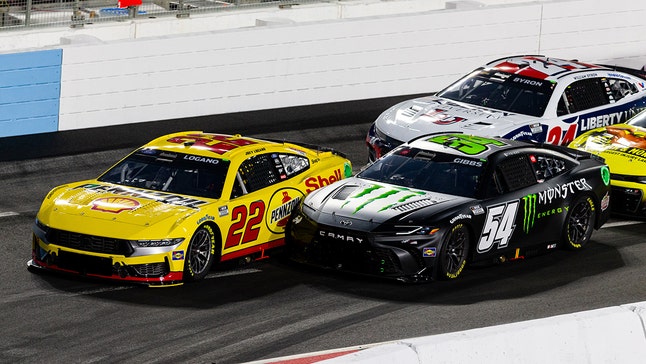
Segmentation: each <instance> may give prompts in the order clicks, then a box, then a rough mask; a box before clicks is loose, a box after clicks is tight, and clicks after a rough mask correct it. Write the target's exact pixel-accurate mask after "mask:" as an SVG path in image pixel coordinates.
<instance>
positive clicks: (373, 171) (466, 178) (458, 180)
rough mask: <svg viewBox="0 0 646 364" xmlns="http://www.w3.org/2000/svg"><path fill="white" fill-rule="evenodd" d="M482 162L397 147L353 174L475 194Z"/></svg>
mask: <svg viewBox="0 0 646 364" xmlns="http://www.w3.org/2000/svg"><path fill="white" fill-rule="evenodd" d="M484 163H485V162H483V161H481V160H479V159H469V158H459V157H456V156H454V155H451V154H443V153H435V152H429V151H425V150H421V149H417V148H411V147H408V146H405V147H400V148H398V149H396V150H395V151H393V152H392V153H390V154H387V155H386V156H384V157H383V158H381V159H379V160H377V161H376V162H375V163H373V164H372V165H370V166H369V167H367V168H366V169H365V170H364V171H363V172H361V173H359V174H358V175H357V177H359V178H364V179H368V180H371V181H378V182H384V183H390V184H395V185H398V186H404V187H410V188H416V189H420V190H426V191H433V192H440V193H447V194H451V195H457V196H464V197H475V194H476V190H477V188H478V182H479V180H480V175H481V174H482V171H483V170H484Z"/></svg>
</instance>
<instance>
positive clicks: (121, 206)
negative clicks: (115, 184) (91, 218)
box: [90, 197, 140, 214]
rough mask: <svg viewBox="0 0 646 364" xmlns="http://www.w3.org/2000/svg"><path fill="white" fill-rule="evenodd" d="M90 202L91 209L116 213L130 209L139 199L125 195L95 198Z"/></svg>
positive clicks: (136, 204)
mask: <svg viewBox="0 0 646 364" xmlns="http://www.w3.org/2000/svg"><path fill="white" fill-rule="evenodd" d="M90 204H92V210H97V211H102V212H110V213H113V214H118V213H120V212H123V211H131V210H134V209H136V208H137V207H139V205H140V203H139V201H137V200H134V199H132V198H127V197H104V198H97V199H96V200H94V201H92V202H90Z"/></svg>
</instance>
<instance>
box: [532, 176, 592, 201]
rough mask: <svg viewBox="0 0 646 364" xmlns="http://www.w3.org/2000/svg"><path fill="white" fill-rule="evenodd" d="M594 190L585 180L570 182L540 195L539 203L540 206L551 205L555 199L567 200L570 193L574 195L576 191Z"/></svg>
mask: <svg viewBox="0 0 646 364" xmlns="http://www.w3.org/2000/svg"><path fill="white" fill-rule="evenodd" d="M591 189H592V186H590V185H589V184H588V181H586V179H585V178H581V179H579V180H576V181H572V182H568V183H565V184H562V185H560V186H557V187H554V188H550V189H548V190H545V191H542V192H539V193H538V203H539V204H551V203H552V200H554V199H565V198H567V196H568V193H574V192H575V191H589V190H591Z"/></svg>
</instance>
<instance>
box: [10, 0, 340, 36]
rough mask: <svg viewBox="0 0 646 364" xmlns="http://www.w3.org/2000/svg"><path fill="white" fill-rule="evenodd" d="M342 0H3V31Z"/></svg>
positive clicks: (284, 6) (185, 15)
mask: <svg viewBox="0 0 646 364" xmlns="http://www.w3.org/2000/svg"><path fill="white" fill-rule="evenodd" d="M337 1H339V0H298V1H294V0H0V31H5V30H10V29H24V28H33V27H53V26H61V27H64V26H69V27H73V28H76V27H83V26H85V25H86V24H93V23H99V22H111V21H112V22H114V21H123V20H127V19H129V18H137V17H146V18H156V17H165V16H176V17H178V18H182V17H189V16H190V15H191V14H197V13H208V12H218V11H234V10H240V9H249V8H254V7H255V8H257V7H281V8H287V7H290V6H293V5H299V4H307V3H322V2H337Z"/></svg>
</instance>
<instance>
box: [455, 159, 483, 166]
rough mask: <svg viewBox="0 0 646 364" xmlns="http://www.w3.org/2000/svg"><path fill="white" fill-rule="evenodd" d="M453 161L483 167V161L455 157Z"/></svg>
mask: <svg viewBox="0 0 646 364" xmlns="http://www.w3.org/2000/svg"><path fill="white" fill-rule="evenodd" d="M453 163H458V164H464V165H467V166H472V167H482V161H476V160H472V159H463V158H455V159H454V160H453Z"/></svg>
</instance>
